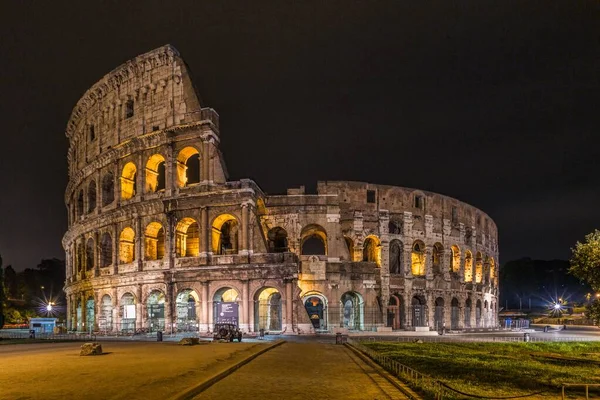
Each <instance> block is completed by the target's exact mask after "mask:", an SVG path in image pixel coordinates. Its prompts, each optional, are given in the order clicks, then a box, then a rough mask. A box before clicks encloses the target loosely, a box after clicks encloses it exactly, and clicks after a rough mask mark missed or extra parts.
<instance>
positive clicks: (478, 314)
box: [475, 299, 481, 328]
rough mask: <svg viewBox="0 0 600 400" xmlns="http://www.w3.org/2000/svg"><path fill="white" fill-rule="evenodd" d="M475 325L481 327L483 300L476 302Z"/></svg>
mask: <svg viewBox="0 0 600 400" xmlns="http://www.w3.org/2000/svg"><path fill="white" fill-rule="evenodd" d="M475 326H476V327H477V328H481V300H479V299H478V300H477V302H476V303H475Z"/></svg>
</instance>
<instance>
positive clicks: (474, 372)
mask: <svg viewBox="0 0 600 400" xmlns="http://www.w3.org/2000/svg"><path fill="white" fill-rule="evenodd" d="M363 344H364V345H365V346H367V347H369V348H371V349H372V350H375V351H377V352H379V353H381V354H384V355H386V356H388V357H391V358H393V359H394V360H396V361H398V362H400V363H402V364H405V365H407V366H409V367H412V368H414V369H416V370H417V371H420V372H422V373H424V374H427V375H429V376H431V377H432V378H435V379H437V380H440V381H442V382H444V383H446V384H447V385H449V386H451V387H452V388H455V389H457V390H460V391H462V392H466V393H469V394H476V395H481V396H509V395H519V394H526V393H531V392H536V391H540V390H544V389H549V390H550V392H549V393H546V394H544V395H541V396H540V397H539V398H551V397H552V396H554V395H557V394H558V393H559V388H560V385H561V384H562V383H600V343H598V342H573V343H391V342H375V343H364V342H363ZM573 390H574V389H569V390H568V393H569V392H571V393H573ZM594 392H595V394H598V390H597V389H596V390H594ZM590 393H592V390H591V389H590ZM573 394H575V393H573Z"/></svg>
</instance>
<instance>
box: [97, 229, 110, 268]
mask: <svg viewBox="0 0 600 400" xmlns="http://www.w3.org/2000/svg"><path fill="white" fill-rule="evenodd" d="M112 247H113V245H112V237H111V236H110V233H108V232H104V233H103V234H102V237H101V239H100V267H101V268H104V267H108V266H110V265H112V256H113V248H112Z"/></svg>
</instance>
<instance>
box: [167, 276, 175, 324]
mask: <svg viewBox="0 0 600 400" xmlns="http://www.w3.org/2000/svg"><path fill="white" fill-rule="evenodd" d="M174 328H175V326H174V322H173V284H172V283H171V282H167V284H166V290H165V331H166V332H169V333H173V332H174V331H175V329H174Z"/></svg>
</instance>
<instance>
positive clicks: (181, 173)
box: [63, 46, 498, 334]
mask: <svg viewBox="0 0 600 400" xmlns="http://www.w3.org/2000/svg"><path fill="white" fill-rule="evenodd" d="M268 117H269V116H268V113H265V115H262V116H257V119H258V118H260V119H259V122H260V123H268ZM66 135H67V137H68V138H69V142H70V147H69V152H68V160H69V183H68V187H67V190H66V193H65V203H66V205H67V210H68V214H69V229H68V231H67V233H66V234H65V236H64V239H63V246H64V248H65V251H66V255H67V281H66V285H65V291H66V294H67V306H68V325H69V328H70V329H72V330H83V331H87V330H88V329H90V327H92V329H94V330H106V331H121V330H133V329H140V328H144V329H150V330H158V329H160V330H163V329H167V330H170V329H173V330H200V331H207V330H208V329H211V327H212V325H213V323H214V322H215V321H216V320H217V315H216V313H217V312H216V310H217V305H218V304H219V303H223V302H231V303H236V304H237V305H238V307H233V308H228V309H231V310H237V311H236V312H237V313H238V315H237V322H238V323H239V325H240V327H241V328H243V329H244V330H245V331H258V330H259V329H266V330H267V331H281V332H285V333H290V334H291V333H308V332H314V331H333V330H334V329H348V330H375V329H383V330H385V329H415V328H418V329H436V328H441V327H442V326H445V327H446V328H453V329H459V328H463V327H475V326H479V327H484V326H492V325H494V326H495V325H497V293H498V278H497V275H498V274H497V272H498V270H497V265H498V234H497V229H496V225H495V224H494V222H493V221H492V220H491V219H490V218H489V217H488V216H487V215H486V214H485V213H484V212H482V211H480V210H478V209H476V208H474V207H472V206H470V205H468V204H465V203H462V202H460V201H458V200H456V199H453V198H450V197H447V196H443V195H439V194H435V193H430V192H427V191H423V190H418V189H409V188H402V187H392V186H383V185H376V184H370V183H360V182H319V183H318V185H317V194H306V193H305V191H304V188H303V187H301V188H298V189H289V190H288V192H287V194H286V195H268V194H266V193H264V192H263V191H262V190H261V188H260V187H259V186H258V185H257V184H256V183H255V182H254V181H252V180H249V179H242V180H239V181H229V180H228V178H227V177H228V174H227V169H226V167H225V159H224V157H223V155H222V154H221V152H220V150H219V142H220V137H221V136H220V135H221V133H220V129H219V116H218V114H217V113H216V112H215V110H213V109H211V108H207V107H205V106H204V105H203V104H202V102H201V101H200V97H199V96H198V95H197V93H196V92H195V89H194V86H193V83H192V81H191V79H190V75H189V72H188V69H187V66H186V65H185V63H184V61H183V60H182V58H181V57H180V55H179V53H178V52H177V50H176V49H174V48H173V47H171V46H164V47H161V48H158V49H156V50H153V51H151V52H149V53H146V54H143V55H141V56H138V57H136V58H134V59H132V60H130V61H128V62H126V63H125V64H123V65H121V66H119V67H118V68H116V69H115V70H113V71H112V72H110V73H109V74H107V75H106V76H104V77H103V78H102V79H101V80H100V81H98V82H97V83H95V84H94V85H93V86H92V87H91V88H90V89H89V90H88V91H87V92H86V93H85V94H84V95H83V97H82V98H81V99H80V100H79V102H78V103H77V105H76V106H75V108H74V110H73V113H72V115H71V118H70V119H69V122H68V125H67V130H66ZM282 151H293V149H282ZM407 151H410V150H409V149H407ZM266 156H268V155H266V154H260V153H250V152H249V153H248V162H251V160H252V158H253V157H266ZM306 157H307V162H311V160H310V155H307V156H306ZM365 159H366V156H365ZM232 318H233V317H232Z"/></svg>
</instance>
